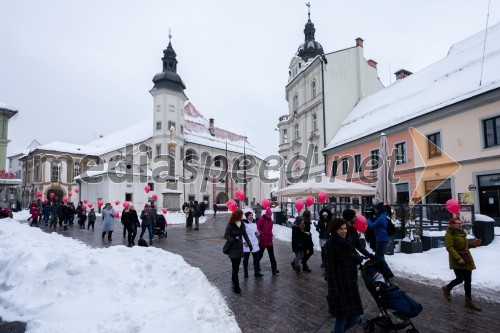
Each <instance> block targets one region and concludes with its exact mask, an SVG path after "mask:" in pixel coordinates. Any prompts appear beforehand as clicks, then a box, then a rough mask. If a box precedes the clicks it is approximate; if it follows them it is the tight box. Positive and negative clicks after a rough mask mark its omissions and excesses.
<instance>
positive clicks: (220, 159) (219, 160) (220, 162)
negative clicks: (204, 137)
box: [214, 155, 226, 168]
mask: <svg viewBox="0 0 500 333" xmlns="http://www.w3.org/2000/svg"><path fill="white" fill-rule="evenodd" d="M225 159H226V158H225V157H224V156H221V155H218V156H215V158H214V166H215V167H217V168H223V167H224V161H225Z"/></svg>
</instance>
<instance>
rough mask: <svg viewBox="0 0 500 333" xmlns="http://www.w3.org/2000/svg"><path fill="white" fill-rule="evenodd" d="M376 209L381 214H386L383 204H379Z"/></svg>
mask: <svg viewBox="0 0 500 333" xmlns="http://www.w3.org/2000/svg"><path fill="white" fill-rule="evenodd" d="M375 209H376V210H378V212H379V213H380V214H382V213H385V206H384V203H383V202H379V203H378V204H376V205H375Z"/></svg>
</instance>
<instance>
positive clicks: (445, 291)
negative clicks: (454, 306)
mask: <svg viewBox="0 0 500 333" xmlns="http://www.w3.org/2000/svg"><path fill="white" fill-rule="evenodd" d="M441 289H443V295H444V298H446V299H447V300H448V301H451V290H450V289H448V286H443V287H441Z"/></svg>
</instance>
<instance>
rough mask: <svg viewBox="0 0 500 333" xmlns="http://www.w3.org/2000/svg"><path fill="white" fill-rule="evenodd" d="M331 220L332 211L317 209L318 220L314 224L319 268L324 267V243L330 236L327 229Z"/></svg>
mask: <svg viewBox="0 0 500 333" xmlns="http://www.w3.org/2000/svg"><path fill="white" fill-rule="evenodd" d="M331 221H332V212H331V211H330V210H329V209H326V208H323V209H322V210H320V211H319V221H318V223H317V224H315V225H314V226H315V227H316V231H317V232H318V233H319V246H321V268H325V244H326V242H327V241H328V239H329V238H330V232H329V231H328V230H329V228H328V226H329V224H330V222H331Z"/></svg>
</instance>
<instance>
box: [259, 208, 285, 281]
mask: <svg viewBox="0 0 500 333" xmlns="http://www.w3.org/2000/svg"><path fill="white" fill-rule="evenodd" d="M265 200H267V201H265ZM270 204H271V203H270V202H269V199H264V200H262V208H264V207H265V208H266V212H265V214H264V215H263V216H261V218H260V219H259V220H258V221H257V230H258V231H259V233H260V243H259V247H260V250H259V260H260V261H261V260H262V257H263V256H264V251H265V250H266V249H267V253H268V254H269V260H270V261H271V270H272V272H273V275H277V274H278V273H279V272H280V271H279V270H278V264H277V263H276V258H275V257H274V247H273V237H274V236H273V225H274V222H273V219H272V218H271V216H272V215H273V212H272V211H271V208H269V207H270Z"/></svg>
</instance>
